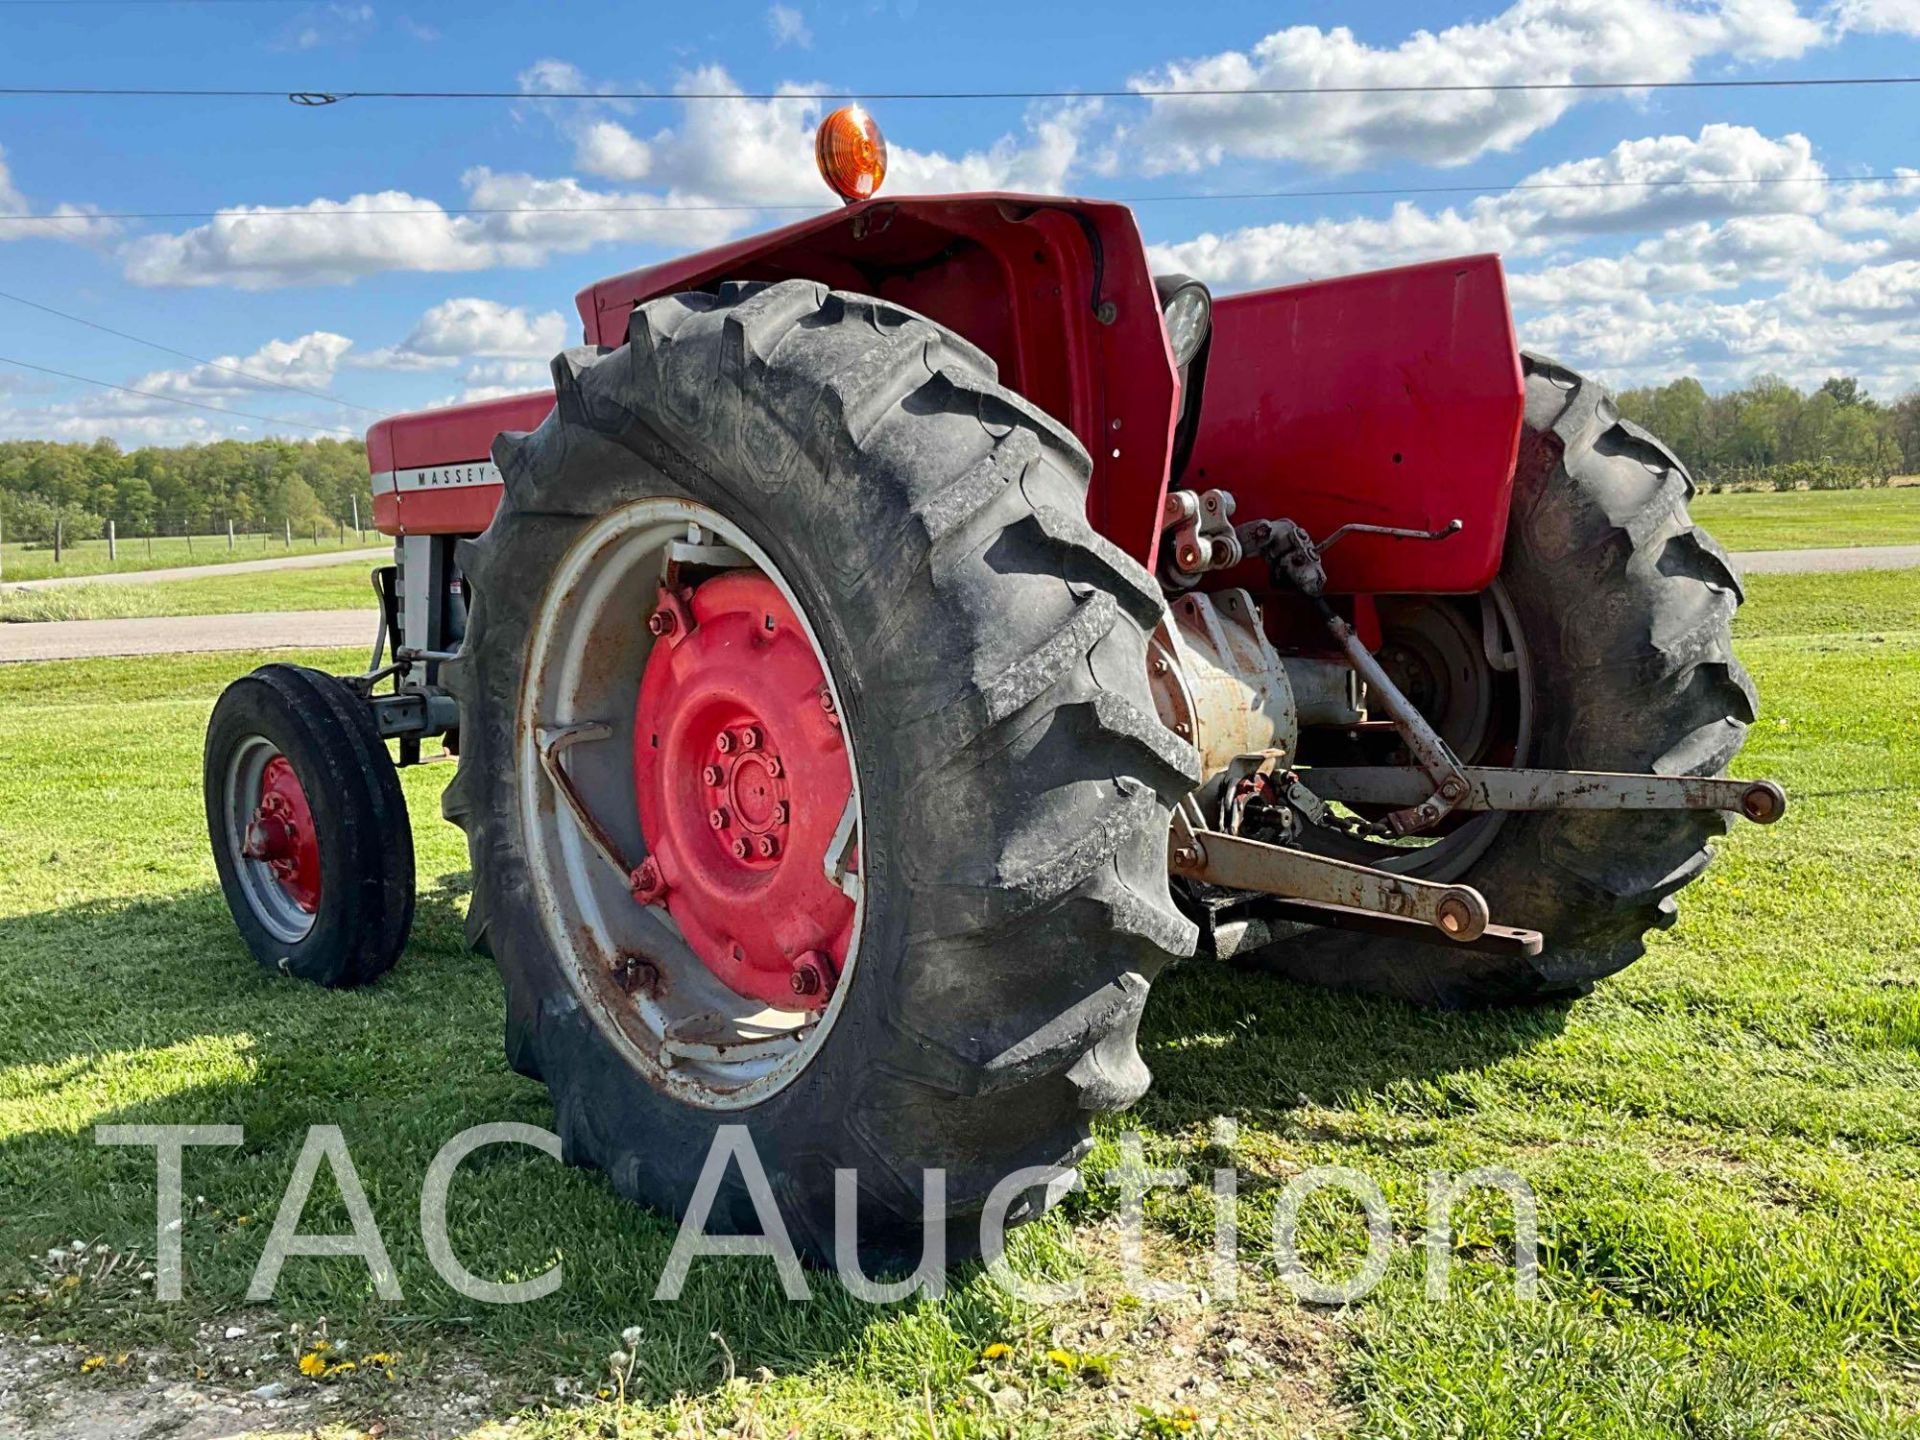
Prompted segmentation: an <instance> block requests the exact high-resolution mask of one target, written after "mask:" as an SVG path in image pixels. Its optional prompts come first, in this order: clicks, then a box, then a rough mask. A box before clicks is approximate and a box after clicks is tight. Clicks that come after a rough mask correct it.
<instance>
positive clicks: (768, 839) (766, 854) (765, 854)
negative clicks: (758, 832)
mask: <svg viewBox="0 0 1920 1440" xmlns="http://www.w3.org/2000/svg"><path fill="white" fill-rule="evenodd" d="M754 848H756V849H757V850H759V852H760V858H761V859H762V860H771V859H773V857H774V856H776V855H778V854H779V853H780V842H779V841H778V840H776V839H774V838H773V836H771V835H762V836H761V837H760V842H759V844H758V845H757V846H755V847H754Z"/></svg>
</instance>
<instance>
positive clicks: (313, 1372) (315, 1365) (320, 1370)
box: [300, 1350, 327, 1380]
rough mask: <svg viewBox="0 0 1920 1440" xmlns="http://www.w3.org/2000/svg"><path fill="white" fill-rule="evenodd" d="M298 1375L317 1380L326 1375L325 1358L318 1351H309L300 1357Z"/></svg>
mask: <svg viewBox="0 0 1920 1440" xmlns="http://www.w3.org/2000/svg"><path fill="white" fill-rule="evenodd" d="M300 1373H301V1374H302V1375H307V1376H311V1377H312V1378H313V1379H315V1380H318V1379H319V1378H320V1377H321V1376H322V1375H324V1374H326V1373H327V1362H326V1358H325V1357H324V1356H322V1355H321V1353H320V1352H319V1351H318V1350H310V1351H308V1352H307V1353H306V1354H305V1355H302V1356H301V1357H300Z"/></svg>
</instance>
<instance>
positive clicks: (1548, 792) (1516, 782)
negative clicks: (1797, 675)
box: [1300, 765, 1787, 825]
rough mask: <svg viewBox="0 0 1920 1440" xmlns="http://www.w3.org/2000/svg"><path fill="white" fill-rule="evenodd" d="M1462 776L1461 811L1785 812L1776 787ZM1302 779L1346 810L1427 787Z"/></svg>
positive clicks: (1377, 768)
mask: <svg viewBox="0 0 1920 1440" xmlns="http://www.w3.org/2000/svg"><path fill="white" fill-rule="evenodd" d="M1461 774H1462V775H1463V776H1464V777H1465V779H1466V782H1467V793H1466V794H1465V795H1464V796H1462V797H1461V799H1460V801H1459V802H1458V804H1457V805H1456V806H1455V808H1456V809H1460V810H1727V811H1731V812H1733V813H1734V814H1736V815H1744V816H1745V817H1746V818H1747V819H1749V820H1751V821H1753V822H1754V823H1755V824H1758V825H1771V824H1773V822H1774V821H1776V820H1778V819H1779V818H1780V817H1781V816H1783V815H1785V814H1786V813H1787V796H1786V792H1785V791H1784V790H1782V789H1781V788H1780V787H1779V786H1778V785H1777V784H1775V783H1774V782H1773V781H1771V780H1731V779H1723V778H1716V777H1713V776H1706V775H1632V774H1616V773H1612V772H1608V771H1600V770H1501V769H1493V768H1481V767H1477V766H1470V767H1468V768H1466V769H1464V770H1463V771H1461ZM1300 778H1301V779H1302V781H1304V782H1305V784H1306V786H1307V788H1308V789H1310V790H1311V791H1312V792H1313V793H1314V794H1315V795H1318V796H1319V797H1320V798H1321V799H1322V800H1337V801H1340V802H1341V803H1342V804H1347V805H1409V804H1417V803H1418V802H1419V800H1420V798H1421V797H1422V796H1423V795H1425V794H1426V793H1427V790H1428V788H1429V782H1428V779H1427V776H1426V775H1425V774H1424V773H1423V772H1422V771H1420V770H1416V769H1413V768H1411V767H1397V766H1389V765H1355V766H1315V767H1314V768H1313V769H1311V770H1304V771H1302V772H1301V774H1300Z"/></svg>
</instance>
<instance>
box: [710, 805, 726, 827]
mask: <svg viewBox="0 0 1920 1440" xmlns="http://www.w3.org/2000/svg"><path fill="white" fill-rule="evenodd" d="M707 823H708V824H709V825H711V826H713V828H714V829H716V830H724V829H726V828H727V812H726V810H725V809H724V808H721V807H719V806H715V807H714V808H713V809H712V810H709V811H708V812H707Z"/></svg>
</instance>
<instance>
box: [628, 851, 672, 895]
mask: <svg viewBox="0 0 1920 1440" xmlns="http://www.w3.org/2000/svg"><path fill="white" fill-rule="evenodd" d="M627 884H628V887H629V888H630V889H631V890H632V891H633V898H634V899H635V900H637V901H639V902H640V903H641V904H642V905H658V904H659V903H660V902H661V901H662V900H663V899H665V898H666V894H667V877H666V876H664V875H662V874H661V873H660V862H659V861H658V860H655V859H654V858H653V857H652V856H651V855H649V856H648V857H647V858H646V859H644V860H642V861H641V862H640V865H639V868H637V869H636V870H635V871H634V872H633V874H631V875H629V876H628V877H627Z"/></svg>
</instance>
